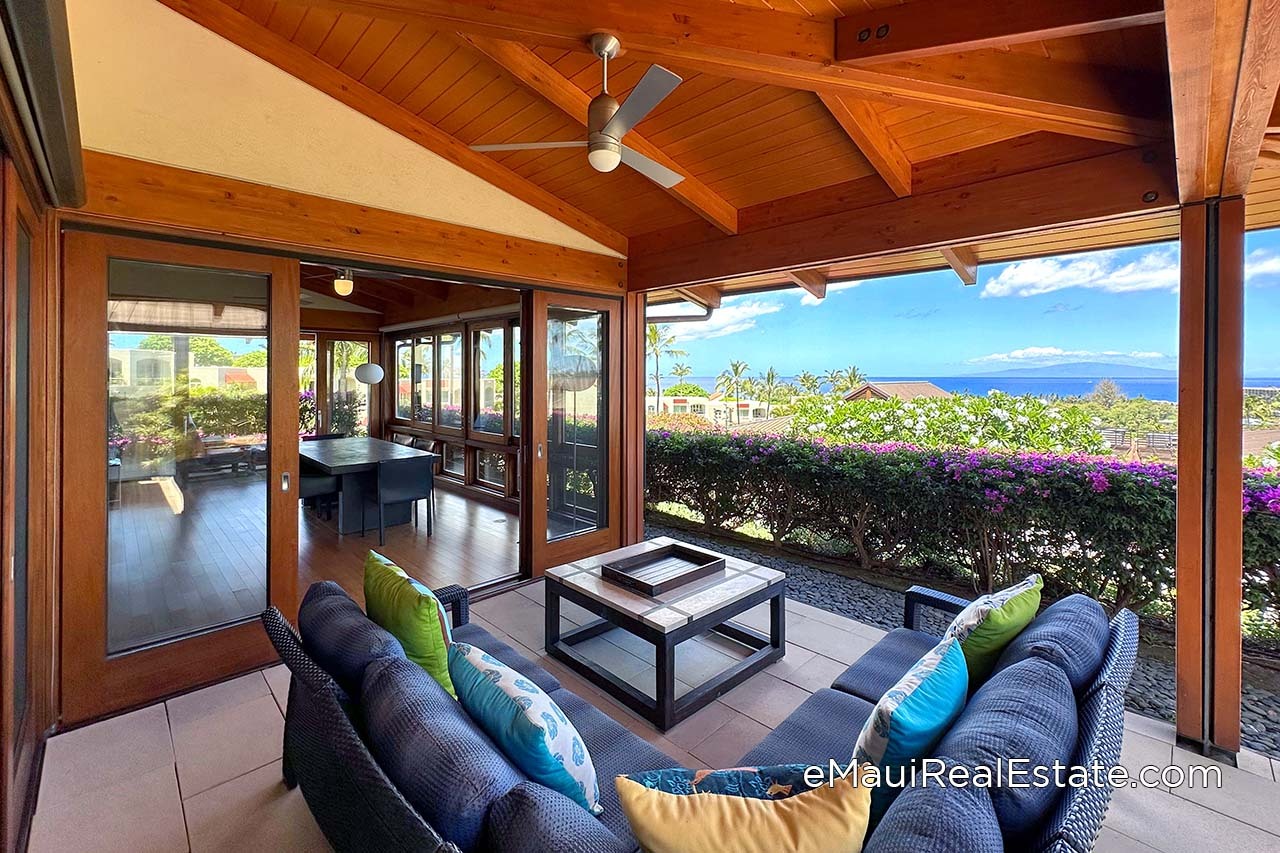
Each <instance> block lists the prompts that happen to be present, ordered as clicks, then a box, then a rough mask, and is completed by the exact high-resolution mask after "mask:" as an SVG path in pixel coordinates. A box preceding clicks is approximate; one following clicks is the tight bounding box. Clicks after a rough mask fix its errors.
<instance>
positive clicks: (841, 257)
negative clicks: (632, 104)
mask: <svg viewBox="0 0 1280 853" xmlns="http://www.w3.org/2000/svg"><path fill="white" fill-rule="evenodd" d="M1176 183H1177V182H1176V178H1175V172H1174V168H1173V157H1172V152H1171V151H1169V150H1167V149H1166V148H1163V147H1162V148H1159V149H1147V150H1145V151H1144V150H1126V151H1121V152H1119V153H1116V154H1109V155H1106V156H1103V157H1095V158H1092V159H1089V160H1083V161H1080V162H1075V163H1068V164H1065V165H1061V166H1051V167H1049V168H1045V169H1037V170H1033V171H1029V172H1024V173H1021V174H1017V175H1010V176H1006V177H1001V178H993V179H991V180H989V181H983V182H981V183H977V184H970V185H968V186H965V187H961V188H958V189H952V190H941V191H939V192H934V193H925V194H919V195H913V196H908V197H907V198H901V199H896V200H894V201H888V202H884V203H882V204H876V205H871V206H868V207H863V208H858V209H853V210H849V211H841V212H837V213H833V214H828V215H826V216H822V217H818V218H814V219H809V220H804V221H800V222H793V223H788V224H784V225H778V226H775V227H772V228H763V229H761V230H759V231H753V232H749V233H744V234H739V235H737V236H735V237H721V238H718V239H716V240H712V241H705V242H701V243H696V244H693V245H685V246H678V247H674V248H671V249H669V250H666V251H661V252H653V253H646V254H644V255H639V256H637V257H635V258H632V259H631V261H630V262H629V264H628V267H629V278H628V289H629V290H632V291H636V290H661V289H664V288H671V287H687V286H689V285H692V284H706V283H709V282H718V281H724V280H727V279H731V278H735V277H738V276H744V275H753V274H757V273H764V272H771V271H782V270H790V269H798V268H801V267H816V266H830V265H832V264H835V263H840V262H843V261H848V260H852V259H856V258H862V257H869V256H874V255H885V254H894V253H899V252H905V251H908V250H911V249H928V248H937V247H941V246H950V245H955V244H957V243H964V244H971V243H974V242H978V241H979V240H984V239H990V238H993V237H998V236H1003V235H1008V234H1016V233H1019V232H1024V231H1036V230H1041V229H1045V228H1051V227H1056V226H1062V225H1069V224H1074V223H1083V222H1091V221H1095V220H1101V219H1108V218H1113V217H1121V216H1129V215H1133V214H1137V213H1150V212H1155V211H1158V210H1163V209H1167V208H1168V207H1170V206H1171V205H1176V204H1177V186H1176Z"/></svg>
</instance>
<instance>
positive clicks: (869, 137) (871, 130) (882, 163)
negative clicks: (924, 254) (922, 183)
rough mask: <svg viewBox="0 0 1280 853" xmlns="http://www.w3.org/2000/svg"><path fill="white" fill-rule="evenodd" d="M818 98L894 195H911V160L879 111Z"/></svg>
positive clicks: (858, 102)
mask: <svg viewBox="0 0 1280 853" xmlns="http://www.w3.org/2000/svg"><path fill="white" fill-rule="evenodd" d="M818 97H819V98H821V99H822V103H823V105H824V106H826V108H827V110H828V111H829V112H830V113H831V115H832V116H833V117H834V118H835V120H836V121H837V122H838V123H839V124H840V127H842V128H844V132H845V133H846V134H848V135H849V138H850V139H852V140H853V144H854V145H856V146H858V150H859V151H861V152H862V156H864V157H866V158H867V160H868V161H869V162H870V163H871V165H872V167H873V168H874V169H875V170H876V172H878V173H879V175H880V177H881V178H884V182H885V183H886V184H888V185H889V189H891V190H893V193H894V195H896V196H899V197H902V196H907V195H911V160H910V159H908V157H907V152H906V151H904V150H903V148H902V146H901V145H899V144H898V140H896V139H894V137H893V134H892V133H891V132H890V131H889V128H888V126H887V125H886V124H885V123H884V120H883V119H882V118H881V117H880V113H879V111H877V110H876V108H875V107H874V106H873V105H872V104H871V103H869V102H868V101H865V100H862V99H860V98H852V97H848V96H845V95H831V94H821V93H820V94H819V95H818ZM817 298H819V299H820V298H821V297H817Z"/></svg>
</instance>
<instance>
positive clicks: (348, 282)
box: [333, 270, 356, 296]
mask: <svg viewBox="0 0 1280 853" xmlns="http://www.w3.org/2000/svg"><path fill="white" fill-rule="evenodd" d="M355 289H356V274H355V273H353V272H352V271H351V270H343V271H342V272H340V273H338V275H337V276H335V277H334V279H333V292H334V293H336V294H338V295H339V296H350V295H351V294H352V293H353V292H354V291H355Z"/></svg>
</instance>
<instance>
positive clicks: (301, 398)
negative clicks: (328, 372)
mask: <svg viewBox="0 0 1280 853" xmlns="http://www.w3.org/2000/svg"><path fill="white" fill-rule="evenodd" d="M319 417H320V412H319V410H318V409H317V408H316V336H315V335H303V336H302V337H301V338H300V339H299V340H298V434H299V435H315V434H316V432H317V431H318V430H319V429H320V420H319Z"/></svg>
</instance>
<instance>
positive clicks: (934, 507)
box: [646, 430, 1280, 628]
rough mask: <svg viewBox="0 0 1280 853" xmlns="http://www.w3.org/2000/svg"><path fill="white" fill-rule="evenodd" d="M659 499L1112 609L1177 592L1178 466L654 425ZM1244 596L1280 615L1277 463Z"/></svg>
mask: <svg viewBox="0 0 1280 853" xmlns="http://www.w3.org/2000/svg"><path fill="white" fill-rule="evenodd" d="M646 448H647V456H646V465H647V484H646V485H647V492H648V495H647V498H648V501H649V502H650V503H651V504H654V503H658V502H662V501H673V502H676V503H679V504H683V505H684V506H686V507H688V508H689V509H690V510H693V511H694V512H695V513H697V514H698V515H699V516H701V519H702V523H703V525H704V526H705V527H706V529H707V530H709V531H711V530H715V529H717V528H721V529H728V530H732V529H736V528H738V527H741V526H743V525H745V524H750V523H755V524H758V525H760V526H762V527H763V528H764V529H765V530H767V531H768V532H769V533H770V534H771V535H772V537H773V539H774V541H775V542H777V543H779V544H791V545H796V546H801V547H809V548H817V549H820V550H822V551H823V553H827V554H830V553H837V554H839V555H841V556H842V557H843V559H846V560H848V561H850V562H851V563H853V564H854V565H855V566H858V567H860V568H864V569H873V570H889V571H903V572H906V571H909V570H911V569H913V568H920V567H924V568H928V569H930V570H932V571H935V572H937V571H940V572H944V573H948V574H952V575H954V576H955V577H957V578H961V579H965V580H968V581H971V582H972V584H973V586H974V588H975V589H976V590H978V591H987V590H992V589H996V588H999V587H1000V586H1002V585H1006V584H1008V583H1011V582H1013V581H1014V580H1016V579H1017V578H1020V577H1023V576H1025V575H1026V574H1027V573H1029V572H1039V573H1040V574H1041V575H1043V576H1044V578H1045V583H1046V585H1047V587H1048V588H1049V590H1050V591H1051V592H1052V593H1054V594H1057V595H1064V594H1068V593H1071V592H1077V591H1079V592H1085V593H1087V594H1089V595H1091V596H1093V597H1095V598H1097V599H1099V600H1102V601H1105V602H1107V603H1108V604H1110V605H1111V606H1113V607H1116V608H1119V607H1130V608H1138V609H1141V608H1144V607H1148V606H1150V605H1161V604H1163V605H1165V606H1167V605H1168V603H1169V602H1170V600H1171V597H1172V594H1173V583H1174V538H1175V537H1174V531H1175V492H1176V484H1177V472H1176V470H1175V469H1174V468H1173V467H1172V466H1170V465H1165V464H1160V463H1149V462H1127V461H1122V460H1118V459H1111V458H1105V457H1096V456H1086V455H1080V454H1053V453H1042V452H1034V453H1031V452H1023V453H1014V452H997V451H991V450H980V449H928V448H921V447H917V446H915V445H910V444H903V443H893V444H843V445H833V444H828V443H824V442H822V441H818V440H809V439H803V438H784V437H779V436H752V435H739V434H732V433H724V432H696V433H695V432H680V431H672V430H653V431H650V432H648V434H647V442H646ZM1242 508H1243V510H1244V513H1245V514H1244V531H1245V578H1244V597H1245V601H1246V603H1247V606H1249V607H1250V608H1251V609H1253V610H1255V611H1257V612H1258V613H1257V614H1256V615H1258V616H1259V617H1260V618H1261V619H1262V620H1263V621H1264V622H1265V623H1266V624H1267V625H1269V626H1271V627H1272V628H1274V627H1276V625H1277V622H1278V621H1280V616H1278V614H1280V471H1277V470H1276V469H1267V470H1257V471H1251V472H1249V473H1248V475H1247V476H1246V479H1245V493H1244V495H1243V505H1242Z"/></svg>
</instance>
